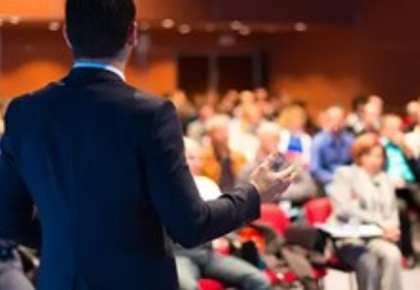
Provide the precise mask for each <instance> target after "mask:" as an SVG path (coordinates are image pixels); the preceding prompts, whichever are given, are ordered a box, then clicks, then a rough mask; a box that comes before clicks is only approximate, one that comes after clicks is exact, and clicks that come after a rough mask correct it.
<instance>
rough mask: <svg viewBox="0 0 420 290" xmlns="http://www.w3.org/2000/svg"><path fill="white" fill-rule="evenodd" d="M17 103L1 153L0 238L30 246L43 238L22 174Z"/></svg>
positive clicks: (11, 110)
mask: <svg viewBox="0 0 420 290" xmlns="http://www.w3.org/2000/svg"><path fill="white" fill-rule="evenodd" d="M16 117H17V116H15V104H14V103H12V104H11V105H10V106H9V110H8V113H7V115H6V133H5V134H4V136H3V137H2V141H1V150H2V152H1V156H0V238H2V239H6V240H13V241H15V242H17V243H19V244H23V245H26V246H29V247H37V246H39V244H40V240H41V231H40V225H39V221H38V219H36V217H35V211H34V205H33V202H32V200H31V197H30V195H29V192H28V190H27V188H26V186H25V183H24V181H23V179H22V177H21V175H20V173H19V169H18V166H17V163H16V156H15V154H14V148H13V143H12V138H11V134H12V133H13V131H14V130H15V128H14V126H13V119H14V118H16Z"/></svg>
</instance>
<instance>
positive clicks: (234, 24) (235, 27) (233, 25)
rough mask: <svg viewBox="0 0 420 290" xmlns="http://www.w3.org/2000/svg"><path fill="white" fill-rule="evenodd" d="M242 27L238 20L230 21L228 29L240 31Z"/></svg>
mask: <svg viewBox="0 0 420 290" xmlns="http://www.w3.org/2000/svg"><path fill="white" fill-rule="evenodd" d="M242 26H243V24H242V22H241V21H239V20H235V21H232V23H231V24H230V28H232V30H240V29H241V28H242Z"/></svg>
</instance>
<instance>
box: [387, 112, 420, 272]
mask: <svg viewBox="0 0 420 290" xmlns="http://www.w3.org/2000/svg"><path fill="white" fill-rule="evenodd" d="M381 136H382V144H383V145H384V147H385V152H386V157H387V166H386V170H387V173H388V175H389V177H390V178H391V181H392V183H393V184H394V186H395V188H396V192H397V196H398V198H399V200H400V203H399V205H400V220H401V234H402V236H401V250H402V252H403V255H404V256H405V257H406V258H407V262H408V263H407V265H408V267H413V266H414V265H415V264H416V259H415V256H414V249H413V245H412V240H411V238H412V234H411V223H410V221H409V216H408V211H407V209H408V207H415V208H417V209H420V185H419V183H418V182H419V175H420V174H419V173H418V171H417V168H416V164H415V160H414V159H413V154H412V152H411V150H410V149H409V147H408V146H407V145H406V143H405V140H404V134H403V132H402V120H401V118H400V117H398V116H396V115H386V116H385V117H384V118H383V120H382V128H381Z"/></svg>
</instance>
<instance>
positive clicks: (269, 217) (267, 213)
mask: <svg viewBox="0 0 420 290" xmlns="http://www.w3.org/2000/svg"><path fill="white" fill-rule="evenodd" d="M256 223H262V224H268V225H270V226H272V227H273V228H274V229H275V230H276V231H277V233H279V234H280V235H282V236H283V235H284V233H285V231H286V229H287V228H288V227H289V225H290V219H289V218H288V217H287V215H286V213H285V212H284V211H283V210H282V209H280V208H279V206H278V205H276V204H262V205H261V217H260V219H258V220H257V221H256Z"/></svg>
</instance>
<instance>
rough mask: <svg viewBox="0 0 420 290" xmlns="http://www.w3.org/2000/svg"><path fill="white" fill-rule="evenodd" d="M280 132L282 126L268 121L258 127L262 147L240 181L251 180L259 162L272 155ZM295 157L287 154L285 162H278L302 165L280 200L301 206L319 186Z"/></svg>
mask: <svg viewBox="0 0 420 290" xmlns="http://www.w3.org/2000/svg"><path fill="white" fill-rule="evenodd" d="M279 132H280V128H279V126H278V125H277V124H275V123H268V122H266V123H263V124H262V125H261V126H260V127H259V128H258V130H257V137H258V139H259V141H260V148H259V150H258V153H257V156H256V158H255V160H254V161H252V162H251V163H249V164H248V165H247V166H246V167H245V168H244V170H242V172H241V173H240V174H239V183H246V182H249V177H250V175H251V173H252V172H253V170H255V168H257V166H258V164H260V163H261V161H262V160H264V159H265V158H266V157H267V156H268V155H270V153H271V152H274V151H276V150H277V148H278V144H279V142H280V134H279ZM295 157H296V155H291V154H289V155H285V156H284V159H283V163H284V164H278V166H280V167H282V166H285V165H286V164H289V163H294V164H295V165H296V166H298V167H301V169H300V170H298V172H299V173H298V174H297V176H296V178H295V179H294V180H293V183H292V184H291V185H290V187H289V188H288V189H287V191H286V192H285V193H284V194H283V195H282V196H281V200H280V201H289V202H291V203H292V205H294V206H300V205H302V204H304V203H305V202H306V201H308V200H309V199H310V198H312V197H313V196H314V195H315V194H316V191H317V188H316V186H315V183H314V182H313V180H312V178H311V176H310V174H309V172H308V171H307V170H306V169H305V168H304V166H302V164H299V160H294V158H295Z"/></svg>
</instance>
